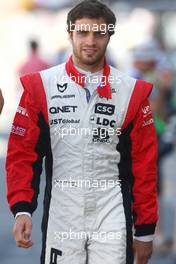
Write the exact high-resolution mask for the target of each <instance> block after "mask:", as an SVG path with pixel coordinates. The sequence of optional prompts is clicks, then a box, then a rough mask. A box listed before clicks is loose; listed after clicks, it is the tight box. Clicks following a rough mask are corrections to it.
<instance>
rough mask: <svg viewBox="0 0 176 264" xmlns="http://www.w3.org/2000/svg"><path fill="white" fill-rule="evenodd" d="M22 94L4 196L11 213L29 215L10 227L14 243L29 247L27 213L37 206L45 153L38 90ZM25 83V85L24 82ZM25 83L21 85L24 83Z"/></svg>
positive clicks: (8, 152)
mask: <svg viewBox="0 0 176 264" xmlns="http://www.w3.org/2000/svg"><path fill="white" fill-rule="evenodd" d="M28 84H29V86H30V81H29V80H27V81H26V82H25V85H26V87H24V88H25V90H24V93H23V95H22V98H21V101H20V104H19V107H18V109H17V113H16V115H15V118H14V122H13V125H12V130H11V133H10V137H9V142H8V151H7V160H6V171H7V199H8V203H9V206H10V209H11V211H12V213H13V214H14V216H17V214H18V213H20V212H26V213H28V214H29V215H26V214H23V215H19V216H17V217H16V219H15V225H14V229H13V233H14V238H15V241H16V244H17V246H19V247H24V248H28V247H31V246H32V244H33V243H32V241H31V238H30V237H31V231H32V218H31V217H30V215H32V213H33V212H34V210H35V209H36V207H37V197H38V193H39V184H40V174H41V172H42V161H43V157H44V156H45V152H46V150H45V144H43V142H46V141H44V140H45V139H44V137H45V132H44V129H43V123H44V122H45V121H44V120H45V119H44V115H43V113H42V112H43V110H42V103H40V98H41V100H42V99H43V97H42V96H41V94H40V93H39V92H40V91H37V94H38V96H36V95H35V94H34V90H37V86H36V89H31V88H30V87H28ZM23 85H24V84H23ZM25 85H24V86H25Z"/></svg>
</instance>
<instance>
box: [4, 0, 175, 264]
mask: <svg viewBox="0 0 176 264" xmlns="http://www.w3.org/2000/svg"><path fill="white" fill-rule="evenodd" d="M104 2H105V3H108V5H109V6H110V8H111V9H112V10H113V11H114V12H115V14H116V16H117V27H116V34H115V35H114V36H112V38H111V42H110V45H109V49H108V52H107V57H108V61H109V63H110V64H111V65H113V66H115V67H117V68H118V69H119V70H121V71H124V72H126V73H127V74H129V75H131V76H134V77H135V78H138V79H144V80H146V81H150V82H153V83H154V89H153V92H152V94H151V97H150V101H151V105H152V110H153V115H154V119H155V127H156V130H157V135H158V142H159V144H158V150H159V160H158V166H159V180H158V193H159V204H160V212H159V213H160V221H159V223H158V227H157V234H156V237H155V240H154V254H153V257H152V259H151V260H150V262H149V263H150V264H176V175H175V172H176V147H175V146H176V114H175V113H176V74H175V73H176V29H175V24H176V1H174V0H167V1H165V0H157V1H153V0H143V1H140V0H129V1H104ZM76 3H78V1H71V0H0V87H1V89H2V92H3V95H4V98H5V105H4V109H3V111H2V114H1V116H0V176H1V184H0V200H1V206H0V263H2V264H12V263H13V264H17V263H25V264H34V263H36V264H37V263H39V256H40V250H41V232H40V222H41V211H42V197H43V188H44V184H45V183H44V177H43V180H42V182H41V194H40V198H39V200H40V201H39V207H38V210H37V212H36V213H35V214H34V229H33V235H32V237H33V240H34V246H33V248H32V249H30V250H23V249H18V248H16V246H15V243H14V241H13V239H12V227H13V222H14V219H13V217H12V215H11V214H10V212H9V209H8V205H7V202H6V196H5V195H6V188H5V170H4V162H5V156H6V148H7V140H8V134H9V131H10V127H11V123H12V120H13V117H14V114H15V111H16V107H17V105H18V102H19V98H20V96H21V93H22V88H21V85H20V83H19V76H21V75H23V74H25V73H29V72H32V71H38V70H42V69H45V68H48V67H50V66H54V65H56V64H59V63H62V62H64V61H65V60H66V59H67V58H68V56H69V54H70V53H71V50H70V45H69V41H68V37H67V32H66V16H67V12H68V10H69V9H70V8H71V7H73V6H74V5H75V4H76Z"/></svg>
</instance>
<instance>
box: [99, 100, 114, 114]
mask: <svg viewBox="0 0 176 264" xmlns="http://www.w3.org/2000/svg"><path fill="white" fill-rule="evenodd" d="M114 111H115V105H111V104H102V103H98V104H96V105H95V113H96V114H103V115H113V114H114Z"/></svg>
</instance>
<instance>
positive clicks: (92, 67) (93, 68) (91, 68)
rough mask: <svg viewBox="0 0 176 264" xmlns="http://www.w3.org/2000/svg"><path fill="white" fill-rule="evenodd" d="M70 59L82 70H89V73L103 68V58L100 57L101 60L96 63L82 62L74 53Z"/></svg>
mask: <svg viewBox="0 0 176 264" xmlns="http://www.w3.org/2000/svg"><path fill="white" fill-rule="evenodd" d="M72 60H73V64H74V65H75V66H77V67H78V68H80V69H82V70H84V71H89V72H91V73H94V72H98V71H100V70H102V69H103V67H104V60H105V58H102V60H101V61H99V62H98V63H96V64H94V65H87V64H82V63H81V62H80V61H79V60H78V59H77V58H76V57H75V56H74V55H72Z"/></svg>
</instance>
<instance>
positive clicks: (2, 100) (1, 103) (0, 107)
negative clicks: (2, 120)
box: [0, 89, 4, 114]
mask: <svg viewBox="0 0 176 264" xmlns="http://www.w3.org/2000/svg"><path fill="white" fill-rule="evenodd" d="M3 106H4V98H3V95H2V91H1V89H0V114H1V112H2V109H3Z"/></svg>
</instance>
